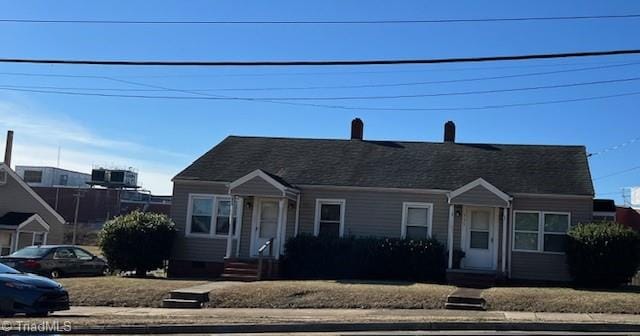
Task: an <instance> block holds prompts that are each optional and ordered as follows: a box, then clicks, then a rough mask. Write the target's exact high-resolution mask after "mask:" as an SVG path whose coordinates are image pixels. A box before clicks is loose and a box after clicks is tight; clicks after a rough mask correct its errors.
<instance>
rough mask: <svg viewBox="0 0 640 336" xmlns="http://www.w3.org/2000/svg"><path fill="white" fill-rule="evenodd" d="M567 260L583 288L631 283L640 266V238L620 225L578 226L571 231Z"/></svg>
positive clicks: (594, 224)
mask: <svg viewBox="0 0 640 336" xmlns="http://www.w3.org/2000/svg"><path fill="white" fill-rule="evenodd" d="M567 261H568V263H569V269H570V272H571V276H572V277H573V279H574V280H575V281H576V282H577V283H578V284H580V285H584V286H598V287H610V286H616V285H620V284H625V283H628V282H629V281H630V279H631V278H632V277H633V276H634V274H636V272H637V270H638V267H639V266H640V235H638V233H636V232H635V231H633V230H631V229H629V228H627V227H625V226H623V225H621V224H617V223H609V222H600V223H591V224H582V225H577V226H575V227H573V228H572V229H571V230H570V231H569V239H568V244H567Z"/></svg>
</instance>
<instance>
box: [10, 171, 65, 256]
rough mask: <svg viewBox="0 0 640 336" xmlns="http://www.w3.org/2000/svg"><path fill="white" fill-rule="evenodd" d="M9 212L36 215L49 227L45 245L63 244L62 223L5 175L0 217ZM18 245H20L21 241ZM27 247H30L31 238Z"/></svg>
mask: <svg viewBox="0 0 640 336" xmlns="http://www.w3.org/2000/svg"><path fill="white" fill-rule="evenodd" d="M10 211H14V212H33V213H37V214H38V215H40V217H42V219H43V220H44V221H45V222H46V223H47V224H48V225H49V233H48V235H47V243H48V244H62V243H64V242H63V239H64V222H60V221H59V220H58V218H56V216H55V215H54V214H52V213H51V212H50V211H49V210H47V208H46V207H45V206H44V205H42V203H40V202H38V200H37V199H36V198H34V197H33V196H32V195H31V194H30V193H29V192H28V191H27V190H25V189H24V188H22V186H21V185H20V184H19V183H18V181H16V180H14V179H12V178H11V176H9V175H7V183H6V184H4V185H0V215H4V214H5V213H7V212H10ZM19 243H20V245H22V241H20V242H19ZM28 245H31V238H29V244H28Z"/></svg>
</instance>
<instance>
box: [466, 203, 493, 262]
mask: <svg viewBox="0 0 640 336" xmlns="http://www.w3.org/2000/svg"><path fill="white" fill-rule="evenodd" d="M494 224H495V219H494V209H493V208H472V207H465V211H464V215H463V223H462V230H463V237H462V247H463V251H464V252H465V257H464V258H463V259H462V265H463V267H464V268H471V269H487V270H489V269H495V265H494V253H495V249H494V247H495V244H494V231H495V225H494Z"/></svg>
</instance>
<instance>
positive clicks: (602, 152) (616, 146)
mask: <svg viewBox="0 0 640 336" xmlns="http://www.w3.org/2000/svg"><path fill="white" fill-rule="evenodd" d="M638 141H640V137H637V138H633V139H630V140H628V141H625V142H623V143H621V144H619V145H615V146H611V147H608V148H605V149H603V150H601V151H599V152H594V153H590V154H589V155H587V156H588V157H592V156H596V155H602V154H604V153H608V152H611V151H615V150H618V149H622V148H624V147H627V146H628V145H631V144H633V143H636V142H638Z"/></svg>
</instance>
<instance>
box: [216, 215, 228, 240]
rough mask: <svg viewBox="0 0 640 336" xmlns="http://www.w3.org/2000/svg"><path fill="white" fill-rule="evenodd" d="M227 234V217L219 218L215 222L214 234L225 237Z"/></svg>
mask: <svg viewBox="0 0 640 336" xmlns="http://www.w3.org/2000/svg"><path fill="white" fill-rule="evenodd" d="M228 233H229V216H219V217H218V218H217V220H216V234H217V235H223V236H226V235H227V234H228Z"/></svg>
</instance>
